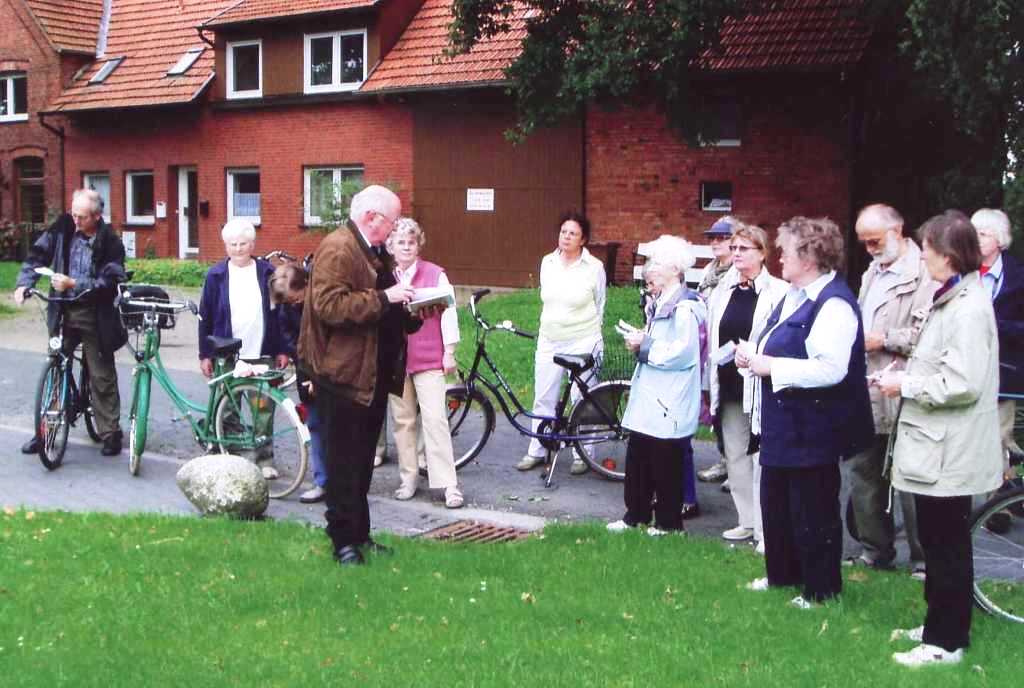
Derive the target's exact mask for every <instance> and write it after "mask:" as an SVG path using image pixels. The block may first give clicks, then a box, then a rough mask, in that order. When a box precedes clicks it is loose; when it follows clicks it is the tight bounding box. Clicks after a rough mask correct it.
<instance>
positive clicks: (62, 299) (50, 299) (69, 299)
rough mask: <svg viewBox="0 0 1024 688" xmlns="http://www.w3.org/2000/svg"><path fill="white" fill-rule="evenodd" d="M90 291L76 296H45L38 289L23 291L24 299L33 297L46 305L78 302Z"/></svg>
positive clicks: (88, 290) (89, 290)
mask: <svg viewBox="0 0 1024 688" xmlns="http://www.w3.org/2000/svg"><path fill="white" fill-rule="evenodd" d="M91 291H92V289H86V290H85V291H83V292H81V293H79V294H78V295H77V296H47V295H46V294H44V293H43V292H41V291H39V290H38V289H35V288H29V289H26V290H25V297H26V298H28V297H30V296H35V297H36V298H38V299H42V300H43V301H45V302H46V303H74V302H75V301H78V300H79V299H80V298H82V297H83V296H85V295H86V294H88V293H89V292H91Z"/></svg>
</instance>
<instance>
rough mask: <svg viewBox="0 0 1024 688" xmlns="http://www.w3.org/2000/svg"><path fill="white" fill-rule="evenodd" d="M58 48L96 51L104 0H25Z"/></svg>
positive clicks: (78, 51) (61, 49) (59, 49)
mask: <svg viewBox="0 0 1024 688" xmlns="http://www.w3.org/2000/svg"><path fill="white" fill-rule="evenodd" d="M25 4H26V5H28V8H29V10H30V11H31V12H32V14H33V15H34V16H35V18H36V21H38V22H39V25H40V26H41V27H42V29H43V32H44V33H45V34H46V37H47V38H48V39H49V41H50V43H52V44H53V47H54V48H55V49H56V50H57V51H58V52H76V53H88V54H90V55H95V54H96V37H97V34H98V33H99V28H100V17H101V16H102V15H103V0H25Z"/></svg>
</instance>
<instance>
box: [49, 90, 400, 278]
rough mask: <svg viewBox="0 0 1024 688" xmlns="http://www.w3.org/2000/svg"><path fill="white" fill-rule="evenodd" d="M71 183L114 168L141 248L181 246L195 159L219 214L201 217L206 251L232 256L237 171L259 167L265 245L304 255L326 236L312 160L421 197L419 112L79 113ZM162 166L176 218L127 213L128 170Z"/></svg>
mask: <svg viewBox="0 0 1024 688" xmlns="http://www.w3.org/2000/svg"><path fill="white" fill-rule="evenodd" d="M66 155H67V171H68V179H69V184H74V185H77V184H79V183H80V181H81V175H82V173H83V172H108V173H109V174H110V177H111V199H110V201H111V203H110V205H111V211H112V217H111V220H112V222H113V224H114V226H115V227H116V228H117V229H118V230H119V231H125V230H127V231H134V232H135V233H136V251H137V253H138V254H139V255H140V256H141V255H143V252H144V251H145V250H146V247H147V246H152V247H153V250H154V251H155V252H156V254H157V255H158V256H177V255H178V218H177V215H176V213H177V209H178V198H177V169H178V167H180V166H192V167H195V168H196V170H197V173H198V186H199V199H200V201H205V202H207V203H208V207H209V213H208V215H207V216H206V217H200V218H199V231H200V240H199V245H200V255H199V257H200V258H201V259H203V260H215V259H218V258H221V257H223V255H224V246H223V244H222V243H221V241H220V229H221V227H222V226H223V225H224V222H225V221H226V219H227V170H228V169H229V168H241V167H245V168H259V170H260V194H261V199H260V206H261V220H262V221H261V224H260V227H259V228H258V229H257V247H256V250H257V252H260V253H265V252H268V251H270V250H273V249H284V250H286V251H288V252H290V253H293V254H296V255H301V254H302V253H304V252H307V251H311V250H313V249H314V248H315V247H316V245H317V244H318V243H319V241H320V239H321V238H322V235H321V234H319V233H317V232H312V231H309V230H308V229H306V228H304V227H303V226H302V224H303V212H302V211H303V166H312V165H323V166H328V165H356V164H361V165H363V166H364V167H365V179H366V180H367V181H371V182H383V183H389V184H394V185H395V188H396V191H397V193H398V195H399V196H400V197H401V198H402V201H403V203H404V204H406V205H407V206H408V205H410V204H411V201H412V188H413V182H412V120H411V116H410V115H409V113H408V111H407V110H405V109H404V108H402V107H400V106H390V105H378V104H375V103H365V102H364V103H343V104H335V105H316V106H314V107H310V108H300V107H284V108H259V109H247V110H215V109H212V108H210V107H208V106H203V107H190V108H185V109H181V110H178V111H173V110H163V111H150V112H147V113H143V112H138V113H131V114H123V113H122V114H116V115H114V114H104V115H101V116H97V117H82V116H79V117H76V118H75V121H74V122H73V123H72V124H71V126H70V127H69V131H68V138H67V149H66ZM137 170H152V171H153V174H154V190H155V192H154V193H155V199H154V200H155V201H164V202H166V203H167V217H166V218H164V219H159V218H158V219H157V220H156V224H155V225H154V226H152V227H139V226H131V225H127V224H126V222H125V216H126V207H125V179H124V174H125V172H126V171H137Z"/></svg>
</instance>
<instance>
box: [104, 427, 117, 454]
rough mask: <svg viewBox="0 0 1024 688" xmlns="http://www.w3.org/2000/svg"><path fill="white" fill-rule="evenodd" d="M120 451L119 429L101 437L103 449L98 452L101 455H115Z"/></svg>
mask: <svg viewBox="0 0 1024 688" xmlns="http://www.w3.org/2000/svg"><path fill="white" fill-rule="evenodd" d="M120 453H121V431H120V430H118V431H117V432H112V433H110V434H109V435H107V436H106V437H104V438H103V449H100V454H103V456H117V455H118V454H120Z"/></svg>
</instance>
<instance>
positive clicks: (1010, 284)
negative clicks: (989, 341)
mask: <svg viewBox="0 0 1024 688" xmlns="http://www.w3.org/2000/svg"><path fill="white" fill-rule="evenodd" d="M992 309H993V310H994V311H995V313H996V331H997V332H998V333H999V392H1000V393H1008V394H1024V266H1022V265H1021V264H1020V263H1019V262H1017V260H1016V259H1015V258H1014V257H1013V256H1011V255H1010V254H1009V252H1007V251H1003V286H1002V287H1001V288H1000V289H999V293H998V294H996V298H995V299H994V300H993V301H992Z"/></svg>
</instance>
